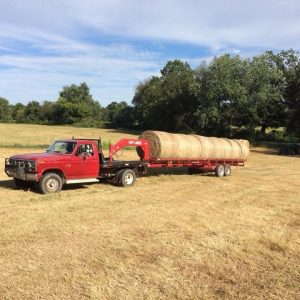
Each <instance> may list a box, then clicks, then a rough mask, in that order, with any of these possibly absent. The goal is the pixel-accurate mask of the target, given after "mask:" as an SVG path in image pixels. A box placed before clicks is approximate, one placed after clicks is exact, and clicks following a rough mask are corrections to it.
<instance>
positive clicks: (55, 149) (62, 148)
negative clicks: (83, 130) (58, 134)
mask: <svg viewBox="0 0 300 300" xmlns="http://www.w3.org/2000/svg"><path fill="white" fill-rule="evenodd" d="M75 146H76V143H75V142H54V143H53V144H52V145H51V146H50V147H49V148H48V149H47V152H48V153H60V154H71V153H72V152H73V150H74V149H75Z"/></svg>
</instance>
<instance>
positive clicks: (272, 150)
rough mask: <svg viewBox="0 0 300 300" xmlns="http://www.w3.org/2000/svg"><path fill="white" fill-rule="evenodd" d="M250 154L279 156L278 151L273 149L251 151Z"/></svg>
mask: <svg viewBox="0 0 300 300" xmlns="http://www.w3.org/2000/svg"><path fill="white" fill-rule="evenodd" d="M251 152H253V153H259V154H268V155H279V154H278V150H274V149H269V150H268V149H261V150H260V149H251Z"/></svg>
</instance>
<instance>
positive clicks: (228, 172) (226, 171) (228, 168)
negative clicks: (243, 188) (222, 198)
mask: <svg viewBox="0 0 300 300" xmlns="http://www.w3.org/2000/svg"><path fill="white" fill-rule="evenodd" d="M224 175H225V176H230V175H231V167H230V165H228V164H226V165H225V167H224Z"/></svg>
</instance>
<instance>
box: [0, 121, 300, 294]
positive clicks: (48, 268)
mask: <svg viewBox="0 0 300 300" xmlns="http://www.w3.org/2000/svg"><path fill="white" fill-rule="evenodd" d="M77 130H78V129H77V128H76V129H74V128H67V127H54V128H53V127H47V126H31V125H2V124H0V139H1V141H0V144H2V145H3V144H5V143H6V144H7V145H8V144H15V143H19V140H17V139H19V138H22V136H23V135H24V136H27V137H28V138H29V139H30V140H31V141H34V142H32V143H35V144H46V143H50V142H51V141H50V138H51V139H52V138H56V137H69V136H72V135H73V134H74V133H75V132H76V135H77V133H78V131H77ZM80 130H82V131H81V132H80V134H81V133H82V134H85V135H86V136H87V135H89V136H95V135H96V136H98V135H101V136H102V137H103V139H104V140H112V141H115V140H116V139H118V138H120V137H123V136H125V134H122V133H118V132H108V131H104V130H94V129H93V130H90V131H89V130H88V129H80ZM90 132H91V133H90ZM86 133H87V134H86ZM16 135H17V136H18V137H16ZM104 136H105V137H104ZM28 151H32V150H31V149H17V148H14V149H10V148H0V158H1V160H2V161H3V158H4V157H5V156H9V155H11V154H13V153H22V152H28ZM34 151H36V150H34ZM130 153H132V152H130ZM129 155H133V154H129ZM0 172H1V173H0V298H1V299H143V298H146V299H219V298H221V299H299V298H300V286H299V282H300V232H299V229H300V158H299V157H287V156H278V155H275V154H274V153H271V152H269V151H266V152H265V151H263V149H254V151H252V153H251V155H250V158H249V161H248V162H247V164H246V166H245V167H243V168H235V169H233V174H232V176H230V177H223V178H216V177H214V176H207V175H205V176H203V175H187V173H186V172H184V171H182V172H179V171H178V172H175V173H167V172H166V173H165V174H162V175H158V174H153V175H152V176H145V177H141V178H138V180H137V183H136V185H135V186H134V187H132V188H127V189H126V188H119V187H115V186H111V185H105V184H93V185H82V186H74V187H73V188H70V187H68V188H66V189H64V190H63V191H62V192H61V193H59V194H57V195H41V194H39V193H37V192H35V191H30V190H20V189H16V188H15V187H14V185H13V183H12V181H11V180H9V179H8V178H7V177H6V175H5V174H4V172H3V167H1V171H0Z"/></svg>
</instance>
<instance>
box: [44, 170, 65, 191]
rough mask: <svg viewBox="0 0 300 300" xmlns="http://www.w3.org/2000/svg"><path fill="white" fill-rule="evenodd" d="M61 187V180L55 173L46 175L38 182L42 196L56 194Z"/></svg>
mask: <svg viewBox="0 0 300 300" xmlns="http://www.w3.org/2000/svg"><path fill="white" fill-rule="evenodd" d="M62 185H63V181H62V178H61V177H60V176H59V175H58V174H56V173H46V174H45V175H43V177H42V178H41V180H40V182H39V187H40V190H41V192H42V194H51V193H58V192H60V190H61V188H62Z"/></svg>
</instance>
